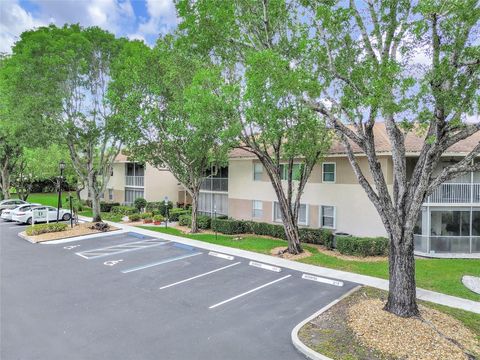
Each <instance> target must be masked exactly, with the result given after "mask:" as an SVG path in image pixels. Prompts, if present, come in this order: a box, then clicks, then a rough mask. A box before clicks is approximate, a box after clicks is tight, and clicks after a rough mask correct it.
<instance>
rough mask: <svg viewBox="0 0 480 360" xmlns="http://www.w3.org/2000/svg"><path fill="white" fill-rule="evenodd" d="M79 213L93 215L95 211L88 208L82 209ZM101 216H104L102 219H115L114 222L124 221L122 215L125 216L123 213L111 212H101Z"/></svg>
mask: <svg viewBox="0 0 480 360" xmlns="http://www.w3.org/2000/svg"><path fill="white" fill-rule="evenodd" d="M78 215H81V216H87V217H93V212H92V209H86V210H83V211H80V212H79V213H78ZM100 216H101V217H102V220H106V221H113V222H120V221H122V217H123V215H119V214H113V213H109V212H101V213H100Z"/></svg>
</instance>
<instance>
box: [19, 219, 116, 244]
mask: <svg viewBox="0 0 480 360" xmlns="http://www.w3.org/2000/svg"><path fill="white" fill-rule="evenodd" d="M92 224H93V223H80V224H78V225H74V227H73V228H71V227H70V226H69V227H68V228H67V230H65V231H58V232H52V233H46V234H41V235H36V236H27V235H26V234H25V231H23V232H21V233H20V234H21V235H22V236H24V237H27V238H28V239H29V240H30V241H31V242H34V243H37V242H43V241H51V240H60V239H67V238H71V237H76V236H82V235H89V234H98V233H101V232H102V231H98V230H92V229H90V228H89V227H90V226H92ZM115 230H118V228H117V227H114V226H111V225H110V227H109V230H108V231H107V232H109V231H115Z"/></svg>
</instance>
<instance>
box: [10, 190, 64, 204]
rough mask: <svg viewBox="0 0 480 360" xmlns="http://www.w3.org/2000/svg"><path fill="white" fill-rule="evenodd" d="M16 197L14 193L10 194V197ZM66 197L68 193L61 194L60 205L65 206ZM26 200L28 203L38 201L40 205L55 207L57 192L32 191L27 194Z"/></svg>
mask: <svg viewBox="0 0 480 360" xmlns="http://www.w3.org/2000/svg"><path fill="white" fill-rule="evenodd" d="M16 197H17V196H16V195H15V194H12V198H16ZM67 199H68V193H67V195H65V194H62V206H66V205H67V204H68V202H67ZM27 201H28V202H30V203H39V204H42V205H47V206H54V207H57V203H58V194H57V193H34V194H30V195H29V196H28V198H27Z"/></svg>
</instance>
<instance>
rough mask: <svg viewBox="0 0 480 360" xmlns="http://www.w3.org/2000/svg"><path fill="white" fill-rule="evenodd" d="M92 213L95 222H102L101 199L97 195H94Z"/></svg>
mask: <svg viewBox="0 0 480 360" xmlns="http://www.w3.org/2000/svg"><path fill="white" fill-rule="evenodd" d="M92 212H93V222H100V221H102V217H101V214H100V198H99V197H98V195H97V194H96V193H94V195H93V197H92Z"/></svg>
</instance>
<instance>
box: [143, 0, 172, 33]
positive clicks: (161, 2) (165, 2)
mask: <svg viewBox="0 0 480 360" xmlns="http://www.w3.org/2000/svg"><path fill="white" fill-rule="evenodd" d="M146 5H147V12H148V16H149V18H148V20H147V19H146V20H144V21H142V22H141V23H140V24H139V26H138V31H137V32H138V33H140V34H144V35H158V34H159V33H166V32H167V31H169V30H170V29H171V28H172V27H174V26H175V25H176V24H177V21H178V19H177V14H176V10H175V5H174V4H173V1H172V0H146Z"/></svg>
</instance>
